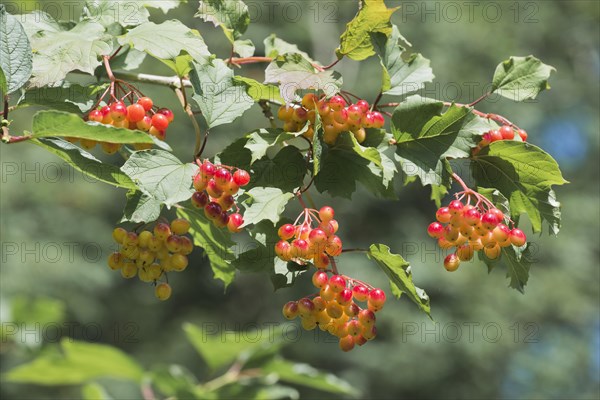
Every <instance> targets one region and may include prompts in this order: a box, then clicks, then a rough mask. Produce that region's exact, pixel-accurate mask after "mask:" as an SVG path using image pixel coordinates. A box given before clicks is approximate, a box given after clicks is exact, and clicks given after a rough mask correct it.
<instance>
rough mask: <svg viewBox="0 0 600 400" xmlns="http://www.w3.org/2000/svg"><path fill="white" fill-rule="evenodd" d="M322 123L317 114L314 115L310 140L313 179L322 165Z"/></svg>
mask: <svg viewBox="0 0 600 400" xmlns="http://www.w3.org/2000/svg"><path fill="white" fill-rule="evenodd" d="M323 135H324V132H323V122H322V121H321V116H320V115H319V113H318V112H317V113H315V123H314V125H313V138H312V159H313V171H312V172H313V177H316V176H317V174H318V173H319V172H320V171H321V164H322V163H323V161H322V160H323V152H324V147H323V146H324V145H323Z"/></svg>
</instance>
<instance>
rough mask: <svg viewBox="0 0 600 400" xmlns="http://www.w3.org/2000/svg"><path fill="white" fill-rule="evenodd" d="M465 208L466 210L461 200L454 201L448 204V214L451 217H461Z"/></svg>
mask: <svg viewBox="0 0 600 400" xmlns="http://www.w3.org/2000/svg"><path fill="white" fill-rule="evenodd" d="M463 208H464V205H463V203H461V202H460V200H452V201H451V202H450V204H448V212H449V213H450V214H451V215H460V214H461V212H462V210H463ZM440 222H441V221H440Z"/></svg>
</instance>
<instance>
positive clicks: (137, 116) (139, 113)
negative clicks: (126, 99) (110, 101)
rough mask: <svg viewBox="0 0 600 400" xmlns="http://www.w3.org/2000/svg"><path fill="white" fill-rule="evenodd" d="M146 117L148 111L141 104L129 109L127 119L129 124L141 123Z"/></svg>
mask: <svg viewBox="0 0 600 400" xmlns="http://www.w3.org/2000/svg"><path fill="white" fill-rule="evenodd" d="M145 116H146V110H145V109H144V107H143V106H142V105H141V104H131V105H130V106H128V107H127V119H128V120H129V122H136V123H137V122H139V121H141V120H143V119H144V117H145Z"/></svg>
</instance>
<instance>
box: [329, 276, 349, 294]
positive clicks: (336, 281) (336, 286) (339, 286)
mask: <svg viewBox="0 0 600 400" xmlns="http://www.w3.org/2000/svg"><path fill="white" fill-rule="evenodd" d="M329 287H330V288H331V290H333V291H334V292H335V293H340V292H341V291H342V290H344V289H345V288H346V280H345V279H344V277H343V276H341V275H333V276H332V277H331V278H329Z"/></svg>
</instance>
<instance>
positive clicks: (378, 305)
mask: <svg viewBox="0 0 600 400" xmlns="http://www.w3.org/2000/svg"><path fill="white" fill-rule="evenodd" d="M367 303H368V305H369V309H370V310H372V311H377V310H380V309H382V308H383V305H384V304H385V292H384V291H383V290H381V289H373V290H371V291H370V292H369V298H368V299H367Z"/></svg>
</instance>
